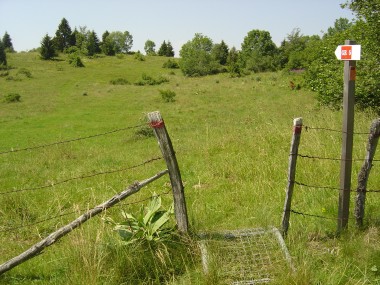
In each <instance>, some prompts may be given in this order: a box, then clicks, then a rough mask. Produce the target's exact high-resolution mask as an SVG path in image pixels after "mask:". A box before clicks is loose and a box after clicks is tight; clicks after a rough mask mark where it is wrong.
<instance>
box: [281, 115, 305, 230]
mask: <svg viewBox="0 0 380 285" xmlns="http://www.w3.org/2000/svg"><path fill="white" fill-rule="evenodd" d="M301 131H302V118H296V119H294V121H293V137H292V143H291V146H290V155H289V168H288V185H287V188H286V197H285V204H284V212H283V213H282V227H281V229H282V235H283V236H286V235H287V233H288V228H289V219H290V210H291V204H292V196H293V188H294V179H295V177H296V166H297V157H298V146H299V144H300V140H301Z"/></svg>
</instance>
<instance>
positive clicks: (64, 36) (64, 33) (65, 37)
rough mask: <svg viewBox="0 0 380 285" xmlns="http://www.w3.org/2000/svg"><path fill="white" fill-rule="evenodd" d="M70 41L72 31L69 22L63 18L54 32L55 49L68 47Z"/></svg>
mask: <svg viewBox="0 0 380 285" xmlns="http://www.w3.org/2000/svg"><path fill="white" fill-rule="evenodd" d="M71 43H72V32H71V28H70V25H69V22H68V21H67V20H66V19H65V18H63V19H62V21H61V23H60V24H59V26H58V30H57V31H56V32H55V38H54V44H55V47H56V49H57V50H59V51H64V50H65V49H67V48H69V47H70V46H71Z"/></svg>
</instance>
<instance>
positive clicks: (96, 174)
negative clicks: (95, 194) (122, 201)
mask: <svg viewBox="0 0 380 285" xmlns="http://www.w3.org/2000/svg"><path fill="white" fill-rule="evenodd" d="M160 159H162V157H155V158H151V159H149V160H146V161H144V162H142V163H139V164H136V165H133V166H129V167H126V168H121V169H116V170H108V171H103V172H97V173H93V174H88V175H82V176H77V177H72V178H67V179H63V180H60V181H57V182H52V183H50V184H47V185H42V186H36V187H31V188H22V189H13V190H6V191H4V192H0V195H5V194H11V193H16V192H24V191H34V190H40V189H45V188H52V187H54V186H56V185H60V184H63V183H67V182H69V181H73V180H80V179H85V178H91V177H94V176H98V175H105V174H112V173H117V172H123V171H127V170H131V169H133V168H137V167H140V166H144V165H146V164H149V163H152V162H154V161H157V160H160Z"/></svg>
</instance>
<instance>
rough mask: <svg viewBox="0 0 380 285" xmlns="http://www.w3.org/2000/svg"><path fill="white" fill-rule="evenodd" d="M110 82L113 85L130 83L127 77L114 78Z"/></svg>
mask: <svg viewBox="0 0 380 285" xmlns="http://www.w3.org/2000/svg"><path fill="white" fill-rule="evenodd" d="M110 83H111V84H112V85H128V84H130V83H129V81H128V80H127V79H124V78H117V79H112V80H111V81H110Z"/></svg>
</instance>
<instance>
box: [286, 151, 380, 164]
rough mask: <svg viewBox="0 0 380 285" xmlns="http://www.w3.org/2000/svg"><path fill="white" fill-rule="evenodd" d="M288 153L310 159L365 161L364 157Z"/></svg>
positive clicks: (376, 160) (375, 160) (377, 160)
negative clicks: (347, 157) (349, 157)
mask: <svg viewBox="0 0 380 285" xmlns="http://www.w3.org/2000/svg"><path fill="white" fill-rule="evenodd" d="M289 155H297V156H299V157H302V158H310V159H320V160H332V161H343V160H344V161H365V160H366V159H365V158H353V159H341V158H333V157H321V156H313V155H307V154H300V153H296V154H294V153H290V154H289ZM371 161H373V162H379V161H380V159H372V160H371Z"/></svg>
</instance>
